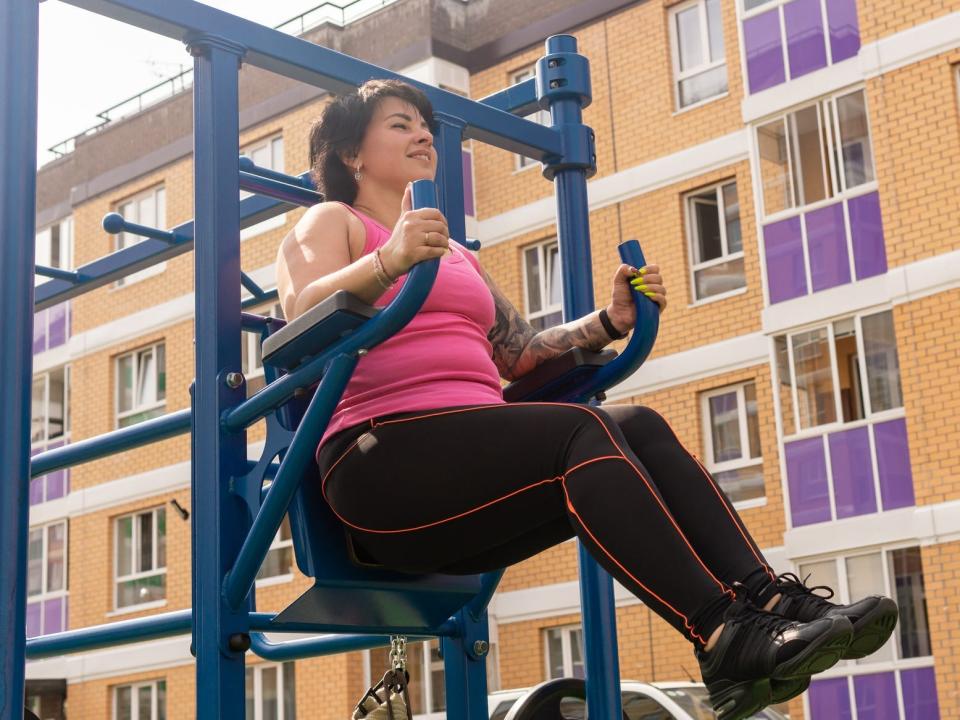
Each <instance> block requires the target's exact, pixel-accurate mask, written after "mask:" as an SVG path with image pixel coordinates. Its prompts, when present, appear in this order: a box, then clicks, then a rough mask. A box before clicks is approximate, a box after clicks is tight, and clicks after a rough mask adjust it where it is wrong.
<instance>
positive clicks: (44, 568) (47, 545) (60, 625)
mask: <svg viewBox="0 0 960 720" xmlns="http://www.w3.org/2000/svg"><path fill="white" fill-rule="evenodd" d="M66 596H67V521H66V520H61V521H60V522H56V523H52V524H50V525H46V526H43V527H36V528H31V529H30V535H29V544H28V551H27V637H36V636H38V635H49V634H50V633H55V632H61V631H62V630H65V629H66V627H67V597H66Z"/></svg>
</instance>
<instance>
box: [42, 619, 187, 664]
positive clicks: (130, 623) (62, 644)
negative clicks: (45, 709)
mask: <svg viewBox="0 0 960 720" xmlns="http://www.w3.org/2000/svg"><path fill="white" fill-rule="evenodd" d="M192 623H193V618H192V613H191V611H190V610H177V611H175V612H169V613H163V614H162V615H151V616H150V617H145V618H137V619H135V620H121V621H119V622H112V623H106V624H105V625H94V626H93V627H86V628H80V629H79V630H67V631H65V632H60V633H54V634H52V635H41V636H40V637H35V638H29V639H28V640H27V657H28V658H29V659H31V660H37V659H39V658H45V657H54V656H57V655H64V654H67V653H76V652H83V651H84V650H96V649H98V648H104V647H110V646H111V645H123V644H126V643H135V642H143V641H144V640H156V639H158V638H163V637H170V636H172V635H181V634H183V633H187V632H190V629H191V627H192Z"/></svg>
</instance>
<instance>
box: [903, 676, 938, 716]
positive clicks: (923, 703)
mask: <svg viewBox="0 0 960 720" xmlns="http://www.w3.org/2000/svg"><path fill="white" fill-rule="evenodd" d="M900 685H901V686H902V687H903V710H904V714H905V715H906V718H907V720H940V707H939V705H938V704H937V678H936V674H935V673H934V671H933V668H932V667H928V668H917V669H916V670H901V671H900Z"/></svg>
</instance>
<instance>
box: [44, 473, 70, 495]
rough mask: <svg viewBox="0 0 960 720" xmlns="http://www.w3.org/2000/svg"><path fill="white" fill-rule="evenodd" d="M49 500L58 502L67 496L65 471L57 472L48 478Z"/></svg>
mask: <svg viewBox="0 0 960 720" xmlns="http://www.w3.org/2000/svg"><path fill="white" fill-rule="evenodd" d="M46 481H47V497H46V499H47V500H56V499H57V498H61V497H63V496H64V495H66V494H67V483H66V478H65V477H64V472H63V470H57V471H56V472H52V473H50V474H49V475H47V476H46Z"/></svg>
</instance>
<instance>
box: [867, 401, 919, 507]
mask: <svg viewBox="0 0 960 720" xmlns="http://www.w3.org/2000/svg"><path fill="white" fill-rule="evenodd" d="M873 438H874V442H875V444H876V446H877V470H878V472H879V475H880V498H881V500H882V504H883V509H884V510H893V509H894V508H899V507H910V506H912V505H914V504H915V500H914V496H913V472H912V470H911V469H910V444H909V442H908V441H907V421H906V420H904V419H903V418H901V419H899V420H890V421H888V422H883V423H877V424H876V425H874V426H873Z"/></svg>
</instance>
